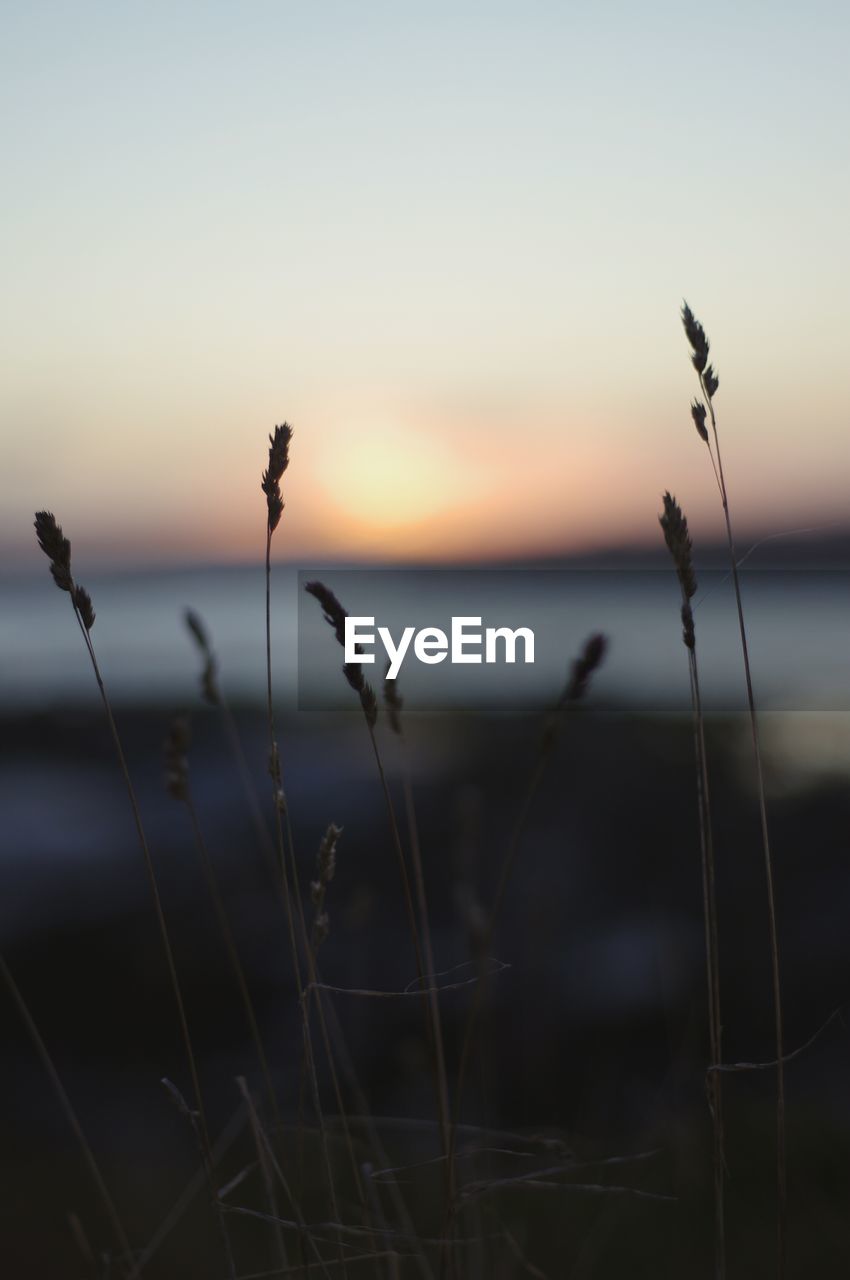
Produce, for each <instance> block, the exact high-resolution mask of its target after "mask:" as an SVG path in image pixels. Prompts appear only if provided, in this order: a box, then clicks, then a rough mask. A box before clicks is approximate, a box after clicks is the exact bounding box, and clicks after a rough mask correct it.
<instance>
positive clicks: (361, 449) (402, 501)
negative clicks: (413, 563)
mask: <svg viewBox="0 0 850 1280" xmlns="http://www.w3.org/2000/svg"><path fill="white" fill-rule="evenodd" d="M456 470H457V468H456V467H454V466H453V465H452V459H451V454H450V452H449V451H448V450H447V449H446V447H445V446H444V445H443V444H441V443H440V442H439V441H437V440H435V439H434V438H433V437H432V435H430V434H428V433H426V432H424V431H416V430H413V429H411V428H404V427H401V426H396V425H392V424H388V425H381V426H370V427H366V428H361V429H357V428H356V427H353V426H346V427H345V428H344V429H337V430H335V431H334V432H333V435H332V437H331V440H330V443H329V447H328V448H327V450H326V451H325V452H324V454H323V458H322V480H323V486H324V488H325V490H326V492H327V494H328V497H329V498H331V500H332V501H333V504H334V506H335V507H336V508H337V510H338V512H339V513H340V514H343V515H344V516H345V517H347V518H348V519H349V520H352V521H353V522H355V524H356V525H357V526H358V527H359V528H363V529H364V530H369V531H371V532H375V533H379V532H392V531H393V530H404V529H409V528H411V527H413V526H416V525H421V524H423V523H424V522H426V521H429V520H431V519H432V518H433V517H434V516H436V515H438V514H439V512H440V511H442V510H444V509H445V507H446V506H448V505H450V504H451V503H452V502H453V501H454V499H455V498H456V497H457V495H458V493H459V481H458V480H457V479H455V474H456Z"/></svg>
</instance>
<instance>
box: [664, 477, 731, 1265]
mask: <svg viewBox="0 0 850 1280" xmlns="http://www.w3.org/2000/svg"><path fill="white" fill-rule="evenodd" d="M659 523H660V525H661V528H662V530H663V533H664V539H665V542H666V543H667V548H668V550H669V551H670V554H671V556H672V558H673V563H674V565H675V567H676V574H677V577H678V579H679V587H680V590H681V593H682V610H681V618H682V641H683V643H684V645H685V648H686V650H687V654H688V673H689V677H690V689H691V709H692V716H693V728H694V755H695V761H696V770H697V807H698V818H699V834H700V861H701V867H702V901H703V926H704V933H705V954H706V985H707V991H708V1032H709V1054H710V1058H711V1066H710V1068H709V1070H708V1072H707V1073H706V1091H707V1096H708V1105H709V1110H710V1113H711V1121H712V1154H713V1170H714V1274H715V1277H716V1280H725V1276H726V1225H725V1168H726V1160H725V1134H724V1122H723V1091H722V1086H721V1080H720V1073H719V1072H718V1071H715V1070H714V1069H713V1066H714V1064H716V1063H720V1062H722V1061H723V1023H722V1017H721V1006H720V949H719V942H718V929H717V893H716V873H715V858H714V837H713V830H712V824H711V806H710V793H709V781H708V758H707V753H706V746H705V717H704V715H703V709H702V695H701V693H700V683H699V667H698V664H697V649H696V629H695V626H694V615H693V608H692V605H691V600H692V599H693V597H694V596H695V594H696V590H697V583H696V575H695V573H694V569H693V559H692V545H691V539H690V534H689V532H688V522H687V519H686V518H685V516H684V515H683V514H682V509H681V507H680V506H679V504H678V503H677V502H676V500H675V498H673V497H672V495H671V494H670V493H665V495H664V513H663V515H661V516H660V517H659Z"/></svg>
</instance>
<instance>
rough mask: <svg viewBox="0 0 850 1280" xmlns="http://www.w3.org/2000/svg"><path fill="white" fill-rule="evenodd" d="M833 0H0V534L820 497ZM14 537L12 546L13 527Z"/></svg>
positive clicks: (232, 540)
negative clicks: (715, 434) (267, 505)
mask: <svg viewBox="0 0 850 1280" xmlns="http://www.w3.org/2000/svg"><path fill="white" fill-rule="evenodd" d="M848 48H850V9H848V7H847V5H846V4H844V3H817V2H816V3H813V4H809V5H807V6H805V7H804V6H802V5H793V6H792V5H784V4H776V3H771V4H767V3H746V2H745V3H740V2H737V3H735V4H724V3H719V4H717V3H716V4H713V5H712V6H711V7H710V9H708V10H706V9H705V8H704V7H700V6H697V5H690V6H687V5H682V4H681V3H676V4H673V3H659V2H657V0H647V2H646V3H643V4H635V3H628V4H627V3H604V2H601V3H597V4H593V5H590V4H577V3H565V2H562V3H543V2H538V3H534V2H533V0H525V2H524V3H511V4H505V3H500V2H499V0H488V2H487V3H470V2H468V0H467V2H465V3H464V2H463V0H460V2H458V0H455V2H453V3H439V2H431V3H428V4H424V3H415V4H414V3H410V4H406V3H402V4H399V3H395V4H390V3H375V2H372V0H363V2H362V3H360V4H356V5H354V4H350V3H330V2H327V0H322V2H320V3H314V4H304V3H282V2H281V0H276V2H275V3H254V2H247V3H244V4H235V3H229V4H226V3H203V4H201V3H179V0H178V2H177V3H174V2H170V3H168V4H165V3H158V2H153V3H147V4H145V5H126V4H122V5H115V4H105V3H102V4H101V3H79V4H59V3H44V4H35V5H28V6H25V5H17V6H14V8H13V9H12V8H9V7H7V8H6V11H5V14H4V17H3V19H2V39H0V65H1V66H2V75H0V104H2V110H0V130H2V134H3V177H4V182H3V187H4V196H3V202H2V212H0V218H2V222H3V235H2V241H1V242H0V243H1V244H2V250H0V251H1V252H2V258H3V269H2V280H3V306H2V318H0V326H2V344H0V351H2V355H0V464H2V476H3V481H2V497H3V500H2V504H0V550H2V553H3V555H2V564H4V565H8V564H18V563H20V564H30V563H31V564H33V565H35V564H36V563H37V561H38V556H39V553H38V552H37V550H36V548H35V540H34V536H33V534H32V529H31V521H32V512H33V510H34V509H35V508H37V507H42V506H47V507H50V508H52V509H53V510H54V511H55V512H56V514H57V515H58V517H59V519H60V520H61V521H62V523H63V525H64V526H65V529H66V532H67V533H69V534H70V535H71V537H72V540H73V543H74V550H75V555H76V556H77V557H78V558H79V557H86V559H87V560H88V562H91V563H105V562H110V561H114V560H116V559H121V560H122V561H129V560H132V561H133V562H137V563H143V562H146V561H157V562H159V561H168V560H175V561H187V560H192V559H197V558H202V559H204V560H220V559H223V560H244V559H248V558H251V557H255V556H257V555H258V554H259V553H260V552H261V549H262V535H263V522H264V504H263V499H262V495H261V494H260V490H259V480H260V472H261V470H262V468H263V466H264V465H265V460H266V444H267V435H268V432H269V431H270V430H271V428H272V427H273V425H274V424H275V423H276V422H280V421H282V420H283V419H284V418H286V419H287V420H288V421H289V422H291V423H292V424H293V426H294V428H295V439H294V442H293V448H292V464H291V467H290V470H289V472H288V473H287V476H286V478H285V485H284V487H285V494H286V497H287V512H286V515H285V517H284V522H283V524H282V525H281V528H280V531H279V533H278V535H277V551H278V553H279V554H280V555H291V556H294V557H296V558H300V559H302V560H309V559H310V558H319V557H335V556H345V557H354V556H359V555H368V556H371V557H376V558H378V559H397V558H399V557H404V556H408V555H411V556H417V557H422V556H426V557H427V556H435V557H438V558H439V557H449V558H458V557H460V558H462V557H465V556H478V555H487V556H505V555H512V554H516V553H528V552H531V553H534V552H538V551H539V552H546V551H554V550H570V549H584V548H588V547H595V546H602V545H606V544H611V543H618V542H621V541H623V540H627V539H629V540H640V541H647V542H651V541H653V540H654V539H656V537H657V527H656V525H655V514H656V511H657V509H658V506H659V495H660V493H661V491H662V490H663V489H665V488H668V487H669V488H671V489H673V490H674V491H675V492H676V494H677V496H678V497H679V498H680V499H681V501H682V503H683V505H684V506H685V508H686V510H687V511H688V513H689V515H690V518H691V523H692V525H693V526H694V529H695V532H696V533H697V535H698V536H700V535H704V536H709V535H711V534H712V533H713V532H715V531H716V529H717V528H718V518H719V513H718V511H717V499H716V493H715V492H714V491H713V489H712V482H711V475H710V471H709V469H708V461H707V458H706V457H705V451H704V447H703V446H701V445H700V443H699V441H698V439H697V437H696V434H695V432H694V430H693V427H692V425H691V423H690V418H689V413H688V402H689V399H690V397H691V396H692V394H693V393H694V391H695V383H694V380H693V375H692V372H691V371H690V368H689V365H688V360H687V353H686V348H685V343H684V337H683V335H682V332H681V327H680V324H679V320H678V308H679V306H680V304H681V300H682V298H683V296H684V297H686V298H687V299H688V300H689V302H690V303H691V305H692V306H693V307H694V310H695V311H696V313H697V315H698V316H700V318H701V319H702V320H703V321H704V323H705V325H706V328H707V331H708V334H709V337H710V338H711V341H712V349H713V354H714V356H715V357H716V363H717V368H718V370H719V374H720V379H721V389H720V392H719V394H718V398H717V408H718V414H719V421H720V426H721V430H722V432H723V438H724V441H725V449H726V463H727V468H728V472H729V486H730V492H731V497H732V500H733V502H734V503H735V504H736V508H737V512H738V523H739V525H740V526H741V528H742V529H745V530H749V531H753V532H754V533H755V532H758V533H774V532H781V531H783V530H787V529H789V528H794V527H796V526H799V525H806V524H812V525H834V524H835V523H836V522H841V523H843V524H845V525H847V524H850V503H848V495H850V432H848V426H849V425H850V423H848V400H850V396H848V379H849V378H850V373H848V368H849V367H850V365H848V338H850V323H848V300H847V288H846V282H847V279H848V267H850V261H849V259H850V248H848V245H849V244H850V240H848V225H849V224H850V218H849V217H848V215H850V199H849V198H848V197H850V164H848V125H849V124H850V110H848V107H850V103H848V87H847V85H848V81H847V65H846V64H847V50H848ZM40 567H41V566H40Z"/></svg>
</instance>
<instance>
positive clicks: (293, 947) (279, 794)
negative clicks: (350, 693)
mask: <svg viewBox="0 0 850 1280" xmlns="http://www.w3.org/2000/svg"><path fill="white" fill-rule="evenodd" d="M291 439H292V429H291V427H290V426H289V425H288V423H283V424H282V425H281V426H276V427H275V429H274V435H272V436H270V437H269V466H268V470H267V471H265V472H264V473H263V479H262V484H261V488H262V490H263V492H264V493H265V495H266V499H267V517H266V552H265V603H266V609H265V641H266V717H267V722H268V740H269V773H270V775H271V779H272V788H273V807H274V815H275V823H274V826H275V835H276V838H277V854H278V859H279V863H280V877H281V885H282V890H283V901H284V910H285V914H286V927H287V935H288V938H289V946H290V952H291V958H292V972H293V976H294V978H295V983H296V989H297V990H298V993H299V1000H298V1008H299V1013H300V1017H301V1029H302V1042H303V1052H304V1061H305V1062H306V1065H307V1077H308V1083H309V1085H310V1091H311V1095H312V1102H313V1108H314V1111H315V1113H316V1121H317V1124H318V1126H319V1134H320V1141H321V1147H322V1157H323V1161H324V1165H325V1173H326V1176H327V1181H328V1195H329V1199H330V1206H331V1211H332V1214H333V1220H334V1222H340V1221H341V1218H340V1213H339V1204H338V1199H337V1192H336V1183H335V1179H334V1172H333V1165H332V1162H331V1158H330V1149H329V1145H328V1135H327V1128H326V1125H325V1117H324V1111H323V1109H322V1101H321V1096H320V1092H319V1080H318V1074H317V1071H316V1059H315V1054H314V1051H313V1041H312V1034H311V1030H310V1019H309V1011H308V1005H307V1002H306V1001H305V1000H304V999H303V991H304V983H303V979H302V970H301V959H300V956H299V945H298V938H297V934H296V928H295V916H294V913H293V905H292V904H293V898H294V899H295V901H296V903H297V904H298V912H299V921H300V922H301V923H302V926H303V904H302V903H301V894H300V886H299V879H298V868H297V864H296V861H295V851H294V846H293V841H292V828H291V826H290V820H289V812H288V807H287V803H286V797H285V794H284V791H283V779H282V772H281V763H280V751H279V749H278V744H277V735H276V730H275V718H274V698H273V690H272V625H271V552H272V537H273V535H274V531H275V529H276V528H277V526H278V524H279V523H280V518H281V516H282V515H283V507H284V504H283V498H282V497H281V492H280V480H281V477H282V476H283V473H284V472H285V471H286V468H287V467H288V465H289V444H290V441H291ZM284 817H285V818H286V823H287V830H288V834H289V842H288V843H289V868H287V854H286V841H285V840H284ZM290 875H291V877H292V882H291V884H290ZM305 932H306V930H305V929H304V928H303V927H302V942H303V940H304V935H305ZM337 1241H338V1245H339V1260H340V1266H341V1268H342V1272H343V1275H344V1276H345V1275H347V1268H346V1263H345V1242H344V1240H343V1236H342V1233H341V1232H337Z"/></svg>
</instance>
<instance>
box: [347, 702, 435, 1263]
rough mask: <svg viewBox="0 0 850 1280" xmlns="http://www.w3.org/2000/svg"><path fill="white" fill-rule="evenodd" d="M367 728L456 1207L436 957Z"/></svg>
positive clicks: (378, 756) (375, 746)
mask: <svg viewBox="0 0 850 1280" xmlns="http://www.w3.org/2000/svg"><path fill="white" fill-rule="evenodd" d="M366 724H367V727H368V729H369V740H370V741H371V743H372V752H373V754H374V757H375V764H376V766H377V770H378V777H379V778H380V782H381V790H382V791H383V795H384V802H385V804H386V808H387V815H388V817H389V821H390V831H391V833H392V840H393V847H394V848H395V853H396V859H397V861H398V867H399V872H400V874H401V883H402V890H403V893H404V904H405V909H406V911H407V922H408V927H409V929H410V936H411V938H412V940H413V950H414V954H415V958H416V975H417V978H418V980H419V986H420V989H421V992H422V1002H423V1006H424V1009H425V1025H426V1027H427V1029H428V1042H429V1048H430V1051H431V1057H432V1062H433V1066H434V1081H435V1091H436V1095H437V1111H438V1115H439V1122H440V1140H441V1144H442V1149H443V1155H444V1156H445V1165H446V1203H447V1205H453V1204H454V1199H455V1192H454V1147H453V1143H452V1136H451V1113H450V1109H449V1097H448V1083H447V1078H446V1065H445V1056H444V1054H443V1042H442V1029H441V1026H440V1016H439V1009H438V1007H437V1000H438V996H437V992H436V990H435V989H434V983H433V982H431V981H427V980H426V977H427V975H429V974H432V973H433V972H434V968H433V956H432V957H431V961H430V963H429V967H428V969H427V970H426V968H425V964H424V960H423V954H422V942H421V939H420V934H419V927H418V925H417V923H416V910H415V908H414V905H413V894H412V892H411V887H410V876H409V874H408V870H407V859H406V858H405V856H404V848H403V846H402V843H401V835H400V834H399V829H398V820H397V818H396V813H395V806H394V804H393V800H392V796H391V795H390V789H389V786H388V784H387V777H386V773H385V772H384V766H383V762H382V760H381V753H380V751H379V750H378V740H377V738H376V737H375V730H374V727H373V725H372V724H370V722H369V720H368V717H367V719H366ZM417 854H418V846H417ZM419 875H420V878H421V861H420V867H419ZM421 892H422V899H421V902H420V909H421V903H422V902H424V892H425V887H424V880H423V881H422V886H421ZM426 916H427V908H426ZM429 987H431V988H432V990H431V992H430V993H429V991H428V988H429ZM451 1267H452V1261H451V1242H450V1241H449V1240H448V1237H447V1238H446V1245H445V1250H444V1254H443V1261H442V1263H441V1269H442V1270H443V1271H445V1270H446V1269H448V1270H449V1272H450V1271H451Z"/></svg>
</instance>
